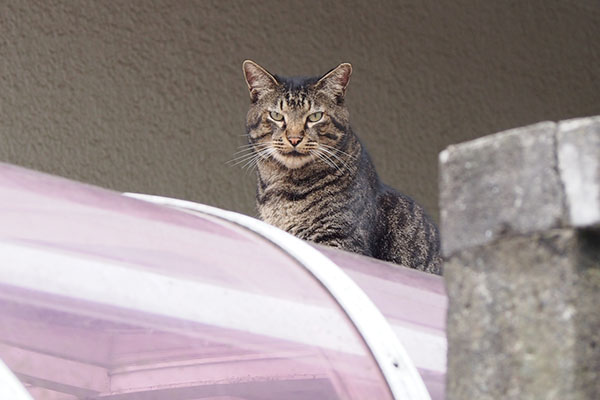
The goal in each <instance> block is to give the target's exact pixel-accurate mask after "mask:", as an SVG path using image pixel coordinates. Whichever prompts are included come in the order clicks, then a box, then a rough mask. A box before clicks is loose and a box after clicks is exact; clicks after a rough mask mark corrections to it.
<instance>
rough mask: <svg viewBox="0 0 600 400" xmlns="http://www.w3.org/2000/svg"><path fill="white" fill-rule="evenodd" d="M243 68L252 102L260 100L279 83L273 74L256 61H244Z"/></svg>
mask: <svg viewBox="0 0 600 400" xmlns="http://www.w3.org/2000/svg"><path fill="white" fill-rule="evenodd" d="M242 69H243V70H244V78H246V84H247V85H248V91H249V92H250V99H251V100H252V102H255V101H256V100H258V99H259V98H260V97H261V96H262V95H263V94H264V93H265V92H267V91H269V90H273V89H275V88H276V87H277V85H278V84H279V83H278V82H277V79H275V77H274V76H273V75H271V74H270V73H269V72H268V71H267V70H266V69H264V68H263V67H261V66H260V65H258V64H257V63H255V62H254V61H250V60H246V61H244V63H243V64H242Z"/></svg>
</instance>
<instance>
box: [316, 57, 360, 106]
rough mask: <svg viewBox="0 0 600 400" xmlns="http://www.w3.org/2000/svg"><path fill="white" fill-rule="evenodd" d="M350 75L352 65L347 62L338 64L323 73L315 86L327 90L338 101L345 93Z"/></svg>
mask: <svg viewBox="0 0 600 400" xmlns="http://www.w3.org/2000/svg"><path fill="white" fill-rule="evenodd" d="M350 75H352V65H350V64H349V63H343V64H340V65H338V66H337V67H335V68H334V69H332V70H331V71H329V72H328V73H326V74H325V75H323V76H322V77H321V79H319V81H318V82H317V83H316V84H315V87H316V88H317V89H319V90H323V91H325V92H328V93H329V94H331V95H332V96H333V97H335V98H336V99H338V101H339V100H343V98H344V95H345V94H346V87H347V86H348V82H349V81H350Z"/></svg>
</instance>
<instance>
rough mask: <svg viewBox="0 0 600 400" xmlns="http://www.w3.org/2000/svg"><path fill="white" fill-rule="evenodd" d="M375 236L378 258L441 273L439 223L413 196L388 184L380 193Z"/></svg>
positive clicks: (375, 252) (376, 255)
mask: <svg viewBox="0 0 600 400" xmlns="http://www.w3.org/2000/svg"><path fill="white" fill-rule="evenodd" d="M375 236H376V240H375V242H374V245H373V254H374V256H375V257H377V258H380V259H382V260H386V261H391V262H394V263H397V264H401V265H404V266H407V267H411V268H416V269H419V270H422V271H427V272H432V273H436V274H441V258H440V256H439V251H440V237H439V232H438V229H437V227H436V225H435V223H434V222H433V221H432V220H431V218H430V217H429V216H428V215H427V214H426V213H425V210H424V209H423V207H421V206H420V205H419V204H417V203H416V202H415V201H414V200H413V199H411V198H410V197H408V196H406V195H404V194H402V193H399V192H398V191H396V190H394V189H393V188H391V187H389V186H387V185H384V184H381V186H380V190H379V192H378V195H377V222H376V233H375Z"/></svg>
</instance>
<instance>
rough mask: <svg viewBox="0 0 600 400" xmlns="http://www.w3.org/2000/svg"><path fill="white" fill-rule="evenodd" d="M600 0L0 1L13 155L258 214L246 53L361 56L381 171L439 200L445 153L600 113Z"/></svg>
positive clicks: (324, 66) (272, 63)
mask: <svg viewBox="0 0 600 400" xmlns="http://www.w3.org/2000/svg"><path fill="white" fill-rule="evenodd" d="M599 20H600V2H598V1H597V0H594V1H585V0H583V1H562V0H560V1H559V0H535V1H528V2H506V1H504V2H477V1H457V2H441V1H437V0H429V1H422V0H412V1H395V0H385V1H378V2H359V1H355V2H353V1H338V2H328V1H318V2H281V1H262V2H259V3H257V4H251V3H250V2H243V1H223V0H212V1H208V0H207V1H184V0H175V1H173V0H156V1H141V0H114V1H77V0H71V1H66V0H65V1H56V0H1V1H0V161H6V162H11V163H15V164H19V165H24V166H27V167H32V168H35V169H38V170H42V171H47V172H51V173H55V174H59V175H63V176H66V177H69V178H74V179H77V180H81V181H85V182H90V183H93V184H97V185H101V186H105V187H109V188H113V189H116V190H120V191H139V192H147V193H153V194H161V195H167V196H173V197H179V198H184V199H189V200H194V201H200V202H203V203H208V204H212V205H216V206H220V207H223V208H227V209H233V210H237V211H242V212H245V213H249V214H254V200H253V197H254V185H255V183H254V176H253V174H252V173H246V172H244V171H243V170H241V169H240V168H237V167H231V166H228V165H227V164H226V161H228V160H230V159H231V158H233V154H234V153H235V151H236V148H237V147H238V146H239V145H241V144H243V143H244V139H243V137H242V136H241V135H242V134H243V133H244V118H245V112H246V109H247V104H248V95H247V92H246V87H245V83H244V80H243V78H242V73H241V62H242V61H243V60H244V59H245V58H251V59H253V60H255V61H257V62H259V63H261V64H262V65H264V66H265V67H267V68H268V69H269V70H271V71H272V72H275V73H280V74H283V75H286V74H287V75H317V74H321V73H324V72H326V71H327V70H329V69H330V68H332V67H334V66H336V65H337V64H339V63H340V62H344V61H348V62H351V63H352V64H353V66H354V74H353V76H352V80H351V82H350V86H349V91H348V95H347V102H348V105H349V107H350V110H351V115H352V120H353V123H354V128H355V130H356V131H357V132H358V134H359V135H360V136H361V137H362V139H363V141H364V142H365V144H366V145H367V148H368V149H369V150H370V152H371V154H372V156H373V159H374V160H375V163H376V165H377V167H378V169H379V172H380V175H381V177H382V178H383V180H384V181H386V182H387V183H389V184H391V185H392V186H395V187H396V188H398V189H400V190H402V191H404V192H406V193H408V194H410V195H412V196H413V197H415V198H416V199H417V200H419V201H420V202H421V203H423V204H424V205H425V206H426V208H427V209H428V210H429V212H430V213H431V214H433V215H434V216H436V217H437V154H438V152H439V151H440V150H442V149H443V148H445V147H446V146H447V145H448V144H450V143H456V142H461V141H465V140H468V139H472V138H475V137H478V136H483V135H486V134H489V133H492V132H497V131H501V130H505V129H508V128H512V127H517V126H522V125H526V124H530V123H533V122H537V121H540V120H560V119H565V118H570V117H577V116H586V115H596V114H600V76H599V74H600V69H599V68H598V66H599V65H600V40H598V38H599V37H600V24H599V23H598V21H599Z"/></svg>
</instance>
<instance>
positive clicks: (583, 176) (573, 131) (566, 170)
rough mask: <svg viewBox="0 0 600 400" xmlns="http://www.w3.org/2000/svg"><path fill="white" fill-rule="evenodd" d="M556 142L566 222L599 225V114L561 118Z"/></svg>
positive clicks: (587, 225)
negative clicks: (566, 213)
mask: <svg viewBox="0 0 600 400" xmlns="http://www.w3.org/2000/svg"><path fill="white" fill-rule="evenodd" d="M557 143H558V150H557V152H558V166H559V171H560V176H561V180H562V183H563V186H564V188H565V194H566V201H567V207H568V210H569V211H568V215H569V224H570V225H572V226H574V227H581V228H584V227H585V228H587V227H600V117H593V118H579V119H573V120H568V121H561V122H560V123H559V125H558V133H557Z"/></svg>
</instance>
